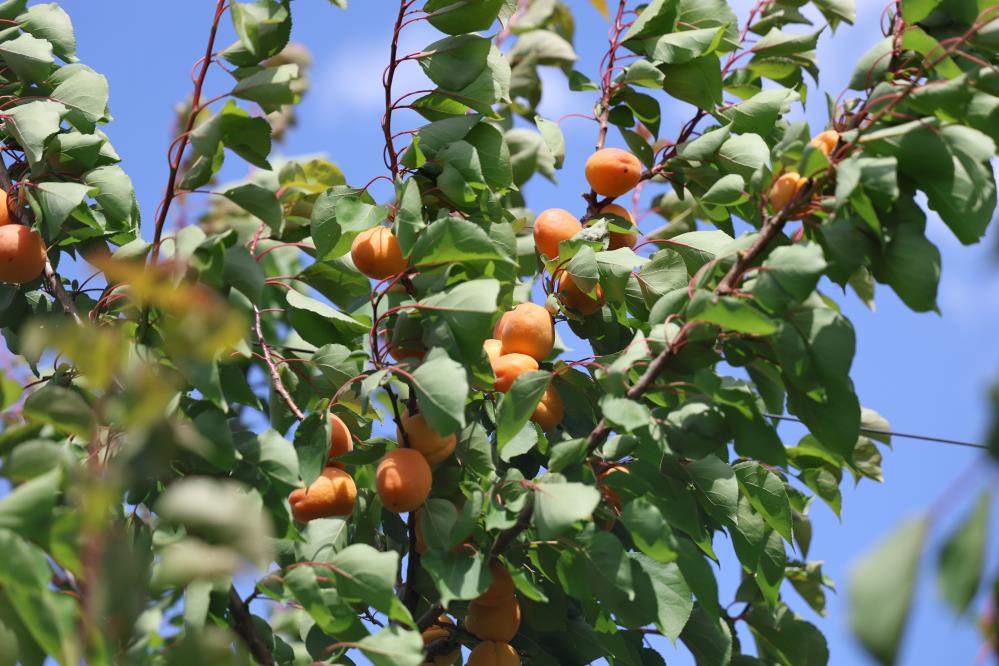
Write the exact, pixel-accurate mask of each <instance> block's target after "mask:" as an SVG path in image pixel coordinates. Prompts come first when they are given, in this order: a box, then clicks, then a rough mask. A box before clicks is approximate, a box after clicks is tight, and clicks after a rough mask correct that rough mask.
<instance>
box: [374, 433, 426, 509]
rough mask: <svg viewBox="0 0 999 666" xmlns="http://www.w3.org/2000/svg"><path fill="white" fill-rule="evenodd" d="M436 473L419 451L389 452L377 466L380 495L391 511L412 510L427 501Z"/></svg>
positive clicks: (376, 472) (397, 450) (395, 450)
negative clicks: (433, 472) (431, 471)
mask: <svg viewBox="0 0 999 666" xmlns="http://www.w3.org/2000/svg"><path fill="white" fill-rule="evenodd" d="M431 483H433V475H432V474H431V473H430V465H428V464H427V460H426V458H424V457H423V455H422V454H421V453H420V452H419V451H414V450H413V449H393V450H392V451H389V452H388V453H386V454H385V456H384V457H383V458H382V459H381V462H379V463H378V468H377V469H376V470H375V486H376V488H377V490H378V498H379V499H381V501H382V504H383V505H384V506H385V508H386V509H388V510H389V511H393V512H395V513H408V512H409V511H414V510H416V509H418V508H419V507H420V506H422V505H423V503H424V502H426V501H427V496H429V495H430V485H431Z"/></svg>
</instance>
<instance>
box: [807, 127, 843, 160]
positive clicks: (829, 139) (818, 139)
mask: <svg viewBox="0 0 999 666" xmlns="http://www.w3.org/2000/svg"><path fill="white" fill-rule="evenodd" d="M809 143H811V144H812V145H813V146H815V147H816V148H818V149H819V150H820V151H822V154H823V155H825V156H826V157H829V154H830V153H832V151H833V149H834V148H835V147H836V144H837V143H839V132H837V131H836V130H826V131H824V132H819V133H818V134H816V135H815V138H814V139H812V140H811V141H810V142H809Z"/></svg>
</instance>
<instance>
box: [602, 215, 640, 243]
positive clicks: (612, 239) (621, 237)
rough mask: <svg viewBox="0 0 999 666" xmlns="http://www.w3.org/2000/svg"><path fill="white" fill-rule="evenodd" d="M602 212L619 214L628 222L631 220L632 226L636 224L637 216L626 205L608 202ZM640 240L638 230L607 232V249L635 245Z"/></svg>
mask: <svg viewBox="0 0 999 666" xmlns="http://www.w3.org/2000/svg"><path fill="white" fill-rule="evenodd" d="M600 212H601V213H606V214H608V215H617V216H618V217H622V218H624V219H625V221H626V222H630V223H631V226H632V228H634V226H635V218H634V217H633V216H632V214H631V211H629V210H628V209H627V208H625V207H624V206H618V205H617V204H607V205H606V206H604V207H603V208H601V209H600ZM637 241H638V230H637V229H635V231H631V232H625V231H609V232H608V234H607V249H608V250H616V249H618V248H620V247H635V243H636V242H637Z"/></svg>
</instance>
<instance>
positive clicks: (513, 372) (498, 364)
mask: <svg viewBox="0 0 999 666" xmlns="http://www.w3.org/2000/svg"><path fill="white" fill-rule="evenodd" d="M492 366H493V374H495V375H496V383H495V384H494V385H493V386H494V387H495V388H496V390H497V391H499V392H500V393H506V392H507V391H509V390H510V387H511V386H513V380H515V379H517V377H520V376H521V375H522V374H524V373H525V372H530V371H531V370H537V369H538V362H537V361H535V360H534V359H533V358H531V357H530V356H528V355H527V354H503V355H502V356H500V357H499V358H498V359H496V360H495V361H493V362H492Z"/></svg>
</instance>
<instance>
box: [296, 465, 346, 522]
mask: <svg viewBox="0 0 999 666" xmlns="http://www.w3.org/2000/svg"><path fill="white" fill-rule="evenodd" d="M355 499H357V486H356V485H354V479H353V477H351V475H350V474H347V472H345V471H343V470H342V469H339V468H336V467H326V468H324V469H323V471H322V473H321V474H320V475H319V478H317V479H316V480H315V481H313V482H312V485H310V486H309V487H308V489H306V488H296V489H295V490H293V491H291V495H289V496H288V503H289V504H291V515H292V516H294V518H295V520H297V521H298V522H300V523H307V522H309V521H310V520H314V519H316V518H330V517H332V516H349V515H350V514H351V513H352V512H353V511H354V500H355Z"/></svg>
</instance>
